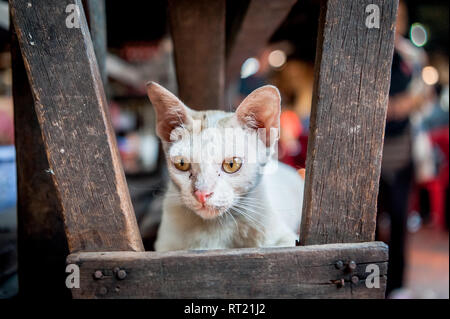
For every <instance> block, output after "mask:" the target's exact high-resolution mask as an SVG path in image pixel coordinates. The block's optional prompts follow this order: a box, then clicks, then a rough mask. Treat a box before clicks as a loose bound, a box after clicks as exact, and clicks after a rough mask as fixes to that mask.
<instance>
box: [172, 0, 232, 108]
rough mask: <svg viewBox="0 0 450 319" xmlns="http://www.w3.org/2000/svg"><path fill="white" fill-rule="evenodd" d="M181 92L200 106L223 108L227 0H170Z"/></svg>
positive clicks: (195, 104) (185, 99) (190, 102)
mask: <svg viewBox="0 0 450 319" xmlns="http://www.w3.org/2000/svg"><path fill="white" fill-rule="evenodd" d="M168 3H169V9H168V10H169V21H170V30H171V34H172V39H173V42H174V51H175V52H174V53H175V67H176V71H177V81H178V95H179V97H180V98H181V100H182V101H183V102H184V103H186V104H187V105H188V106H190V107H192V108H194V109H197V110H203V109H219V108H223V103H224V102H223V97H224V84H225V0H216V1H208V0H195V1H192V0H169V1H168Z"/></svg>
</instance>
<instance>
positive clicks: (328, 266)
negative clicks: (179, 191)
mask: <svg viewBox="0 0 450 319" xmlns="http://www.w3.org/2000/svg"><path fill="white" fill-rule="evenodd" d="M387 253H388V249H387V246H386V245H385V244H383V243H379V242H372V243H362V244H361V243H360V244H334V245H322V246H308V247H293V248H265V249H256V248H250V249H233V250H217V251H191V252H186V251H175V252H166V253H158V252H144V253H135V252H104V253H78V254H73V255H70V256H69V257H68V258H67V263H68V264H77V265H78V266H79V267H80V288H79V289H72V295H73V297H75V298H235V299H239V298H384V291H385V285H386V271H387V262H386V261H387V258H388V257H387ZM352 261H353V262H354V264H353V263H352ZM340 263H342V265H340ZM369 264H374V265H377V266H378V267H379V271H380V272H379V275H380V277H379V279H380V286H379V288H367V286H366V284H365V281H366V278H367V277H368V275H369V274H370V273H371V272H372V270H370V271H368V269H366V267H367V265H369ZM352 265H353V266H354V269H353V270H352ZM119 270H120V271H121V272H120V273H119ZM352 280H353V281H352ZM342 283H343V284H344V286H341V284H342Z"/></svg>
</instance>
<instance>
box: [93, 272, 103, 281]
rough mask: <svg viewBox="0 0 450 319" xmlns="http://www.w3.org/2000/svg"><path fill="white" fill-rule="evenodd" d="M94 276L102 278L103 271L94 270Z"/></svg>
mask: <svg viewBox="0 0 450 319" xmlns="http://www.w3.org/2000/svg"><path fill="white" fill-rule="evenodd" d="M94 278H95V279H102V278H103V272H102V271H101V270H96V271H95V272H94Z"/></svg>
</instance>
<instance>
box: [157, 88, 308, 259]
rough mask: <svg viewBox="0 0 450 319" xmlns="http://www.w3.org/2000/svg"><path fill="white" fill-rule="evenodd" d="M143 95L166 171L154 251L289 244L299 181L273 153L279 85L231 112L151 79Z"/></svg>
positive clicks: (295, 227) (295, 226)
mask: <svg viewBox="0 0 450 319" xmlns="http://www.w3.org/2000/svg"><path fill="white" fill-rule="evenodd" d="M148 96H149V98H150V100H151V102H152V104H153V106H154V107H155V110H156V114H157V125H156V131H157V134H158V136H159V137H160V139H161V141H162V144H163V149H164V152H165V155H166V159H167V164H168V170H169V176H170V182H169V186H168V190H167V193H166V195H165V199H164V205H163V215H162V221H161V225H160V227H159V230H158V238H157V240H156V243H155V249H156V250H157V251H168V250H184V249H223V248H242V247H273V246H295V241H296V239H298V232H299V228H300V219H301V209H302V201H303V187H304V182H303V179H302V178H301V177H300V176H299V175H298V174H297V172H296V171H295V170H294V169H292V168H290V167H288V166H286V165H284V164H282V163H279V162H278V161H276V160H273V159H272V158H273V153H274V150H276V147H277V145H276V138H277V137H278V134H277V136H276V137H275V138H273V137H274V136H273V134H272V135H271V133H270V132H272V133H273V132H274V131H275V132H276V133H278V130H279V118H280V100H281V99H280V94H279V92H278V89H277V88H275V87H274V86H264V87H261V88H259V89H257V90H255V91H254V92H252V93H251V94H250V95H249V96H248V97H247V98H246V99H245V100H244V101H243V102H242V103H241V104H240V105H239V107H238V108H237V110H236V112H235V113H232V112H230V113H228V112H223V111H203V112H201V111H194V110H191V109H189V108H188V107H187V106H185V105H184V104H183V103H182V102H181V101H180V100H179V99H178V98H177V97H176V96H174V95H173V94H172V93H170V92H169V91H168V90H166V89H164V88H163V87H161V86H160V85H158V84H156V83H153V82H151V83H149V84H148ZM261 129H263V130H261Z"/></svg>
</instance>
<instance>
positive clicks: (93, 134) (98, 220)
mask: <svg viewBox="0 0 450 319" xmlns="http://www.w3.org/2000/svg"><path fill="white" fill-rule="evenodd" d="M73 3H74V2H73V1H71V0H64V1H61V0H49V1H46V2H45V4H43V3H42V2H41V1H36V0H34V1H33V0H26V1H25V0H11V1H10V8H11V15H12V22H13V23H14V28H15V30H16V31H17V37H18V42H19V44H20V48H21V52H22V57H23V60H24V63H25V69H26V72H27V75H28V80H29V82H30V87H31V91H32V94H33V99H34V102H35V111H36V115H37V119H38V122H39V125H40V128H41V132H42V136H43V141H44V147H45V150H46V155H47V158H48V164H49V167H48V168H47V171H48V172H49V174H50V175H51V178H52V180H53V183H54V184H55V185H56V189H57V197H58V201H59V203H60V205H61V207H62V212H63V216H64V222H65V229H66V234H67V239H68V247H69V250H70V251H71V252H75V251H99V250H103V251H104V250H111V251H114V250H133V251H141V250H143V246H142V240H141V237H140V234H139V230H138V227H137V223H136V218H135V216H134V212H133V207H132V205H131V201H130V198H129V194H128V189H127V184H126V181H125V177H124V174H123V170H122V166H121V163H120V158H119V154H118V150H117V145H116V139H115V136H114V132H113V130H112V126H111V123H110V118H109V113H108V108H107V104H106V99H105V94H104V92H103V87H102V85H101V80H100V75H99V71H98V67H97V64H96V60H95V55H94V50H93V48H92V42H91V39H90V36H89V31H88V28H87V24H86V19H85V17H84V13H83V11H82V9H81V17H80V28H76V27H74V28H68V27H67V26H66V23H65V21H66V17H67V15H68V13H66V12H65V10H66V7H67V6H68V5H69V4H73ZM75 4H76V5H78V6H79V7H80V8H82V6H81V2H80V1H79V0H77V1H75Z"/></svg>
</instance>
